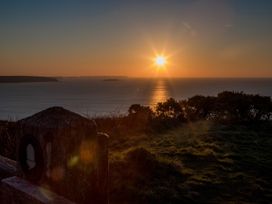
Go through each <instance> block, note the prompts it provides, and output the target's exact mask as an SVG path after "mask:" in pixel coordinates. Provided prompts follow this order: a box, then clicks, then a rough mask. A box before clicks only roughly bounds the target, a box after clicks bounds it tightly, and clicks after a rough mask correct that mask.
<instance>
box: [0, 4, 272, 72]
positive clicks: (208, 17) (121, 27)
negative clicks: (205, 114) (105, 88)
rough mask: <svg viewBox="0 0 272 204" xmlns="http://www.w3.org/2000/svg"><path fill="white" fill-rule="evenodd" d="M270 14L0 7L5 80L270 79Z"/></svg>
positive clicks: (249, 7)
mask: <svg viewBox="0 0 272 204" xmlns="http://www.w3.org/2000/svg"><path fill="white" fill-rule="evenodd" d="M271 11H272V1H270V0H164V1H162V0H137V1H136V0H135V1H133V0H131V1H128V0H114V1H113V0H93V1H92V0H88V1H87V0H58V1H56V0H47V1H41V0H40V1H39V0H24V1H21V0H0V75H40V76H109V75H111V76H130V77H156V76H158V75H160V76H165V77H272V20H271V19H272V12H271ZM158 54H160V55H164V56H166V57H167V62H168V63H167V65H166V66H165V69H163V70H158V69H157V68H156V67H155V66H154V63H153V59H154V57H155V56H156V55H158Z"/></svg>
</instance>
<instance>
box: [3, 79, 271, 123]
mask: <svg viewBox="0 0 272 204" xmlns="http://www.w3.org/2000/svg"><path fill="white" fill-rule="evenodd" d="M222 91H236V92H244V93H248V94H260V95H264V96H270V97H271V96H272V78H205V79H203V78H172V79H166V78H128V77H120V78H108V77H75V78H71V77H70V78H60V79H59V81H58V82H38V83H0V120H11V121H16V120H19V119H22V118H25V117H28V116H31V115H32V114H35V113H37V112H39V111H41V110H44V109H46V108H49V107H52V106H61V107H64V108H66V109H69V110H71V111H74V112H77V113H79V114H81V115H83V116H88V117H102V116H114V115H120V114H127V111H128V108H129V107H130V105H132V104H141V105H148V106H151V107H152V108H154V107H155V106H156V104H157V103H158V102H162V101H165V100H167V99H168V98H170V97H173V98H175V99H176V100H182V99H187V98H189V97H192V96H194V95H204V96H208V95H209V96H216V95H217V94H218V93H220V92H222Z"/></svg>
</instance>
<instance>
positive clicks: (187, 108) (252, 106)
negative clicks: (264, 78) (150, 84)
mask: <svg viewBox="0 0 272 204" xmlns="http://www.w3.org/2000/svg"><path fill="white" fill-rule="evenodd" d="M271 116H272V101H271V98H270V97H268V96H260V95H251V94H245V93H243V92H230V91H224V92H221V93H219V94H218V95H217V96H216V97H213V96H201V95H197V96H193V97H191V98H188V99H187V100H182V101H176V100H175V99H173V98H169V99H168V100H167V101H165V102H160V103H158V104H157V106H156V107H155V109H154V110H152V109H151V108H150V107H147V106H141V105H139V104H134V105H132V106H131V107H130V108H129V114H128V118H130V119H131V118H132V120H133V124H134V125H136V126H137V127H138V126H141V127H143V126H144V127H146V125H147V124H148V125H155V127H158V126H159V127H161V128H163V127H169V126H172V125H176V124H179V123H183V122H190V121H198V120H214V121H225V122H245V121H261V120H270V119H271Z"/></svg>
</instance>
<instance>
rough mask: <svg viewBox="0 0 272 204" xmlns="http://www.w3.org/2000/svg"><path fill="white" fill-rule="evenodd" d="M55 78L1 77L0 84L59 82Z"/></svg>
mask: <svg viewBox="0 0 272 204" xmlns="http://www.w3.org/2000/svg"><path fill="white" fill-rule="evenodd" d="M57 81H58V79H57V78H54V77H40V76H0V83H30V82H57Z"/></svg>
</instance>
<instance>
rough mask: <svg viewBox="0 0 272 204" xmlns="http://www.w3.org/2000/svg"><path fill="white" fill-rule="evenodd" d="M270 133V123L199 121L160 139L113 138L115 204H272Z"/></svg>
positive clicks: (143, 135) (111, 186)
mask: <svg viewBox="0 0 272 204" xmlns="http://www.w3.org/2000/svg"><path fill="white" fill-rule="evenodd" d="M270 132H271V124H270V123H266V124H259V125H256V126H255V127H253V126H251V125H248V124H247V125H245V124H236V125H222V124H216V123H214V122H209V121H199V122H195V123H188V124H184V125H183V126H181V127H178V128H174V129H171V130H169V131H167V132H164V133H160V134H146V135H145V134H141V135H127V134H125V133H124V135H123V137H120V135H118V136H116V135H113V136H112V139H111V144H110V167H111V185H110V189H111V191H110V196H111V199H110V200H111V203H269V202H270V201H271V199H272V190H271V189H272V183H271V180H272V173H270V172H271V170H272V151H271V148H272V137H271V133H270ZM119 134H121V135H122V133H120V132H119Z"/></svg>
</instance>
